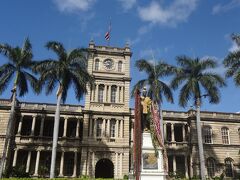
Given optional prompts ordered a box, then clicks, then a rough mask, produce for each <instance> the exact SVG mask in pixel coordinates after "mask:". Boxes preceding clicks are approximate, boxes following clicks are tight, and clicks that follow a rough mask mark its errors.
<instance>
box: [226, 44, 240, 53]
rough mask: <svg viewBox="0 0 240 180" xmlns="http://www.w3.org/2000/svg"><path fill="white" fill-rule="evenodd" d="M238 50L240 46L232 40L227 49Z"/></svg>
mask: <svg viewBox="0 0 240 180" xmlns="http://www.w3.org/2000/svg"><path fill="white" fill-rule="evenodd" d="M239 50H240V47H239V46H238V45H237V43H236V42H235V41H232V46H231V47H230V48H229V49H228V51H230V52H234V51H239Z"/></svg>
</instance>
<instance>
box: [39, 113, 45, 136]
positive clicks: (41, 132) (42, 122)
mask: <svg viewBox="0 0 240 180" xmlns="http://www.w3.org/2000/svg"><path fill="white" fill-rule="evenodd" d="M45 117H46V116H42V117H41V125H40V134H39V135H40V136H43V129H44V120H45Z"/></svg>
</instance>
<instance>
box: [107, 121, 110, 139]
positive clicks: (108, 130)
mask: <svg viewBox="0 0 240 180" xmlns="http://www.w3.org/2000/svg"><path fill="white" fill-rule="evenodd" d="M110 121H111V119H107V136H108V137H109V138H110V137H111V136H110V128H111V127H110Z"/></svg>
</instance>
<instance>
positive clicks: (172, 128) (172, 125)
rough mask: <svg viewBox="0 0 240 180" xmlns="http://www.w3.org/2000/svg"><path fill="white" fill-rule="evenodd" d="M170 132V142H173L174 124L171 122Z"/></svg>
mask: <svg viewBox="0 0 240 180" xmlns="http://www.w3.org/2000/svg"><path fill="white" fill-rule="evenodd" d="M171 134H172V136H171V137H172V142H175V135H174V124H173V123H171Z"/></svg>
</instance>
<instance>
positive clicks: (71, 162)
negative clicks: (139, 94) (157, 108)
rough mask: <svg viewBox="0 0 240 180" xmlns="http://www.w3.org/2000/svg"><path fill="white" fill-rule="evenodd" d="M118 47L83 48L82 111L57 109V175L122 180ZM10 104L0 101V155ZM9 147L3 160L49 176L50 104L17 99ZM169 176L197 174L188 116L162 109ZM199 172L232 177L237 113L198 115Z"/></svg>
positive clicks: (122, 68)
mask: <svg viewBox="0 0 240 180" xmlns="http://www.w3.org/2000/svg"><path fill="white" fill-rule="evenodd" d="M131 55H132V54H131V51H130V48H129V47H128V46H126V47H124V48H116V47H106V46H96V45H95V44H94V42H90V44H89V61H88V71H89V73H90V74H92V75H93V76H94V77H95V82H94V83H95V84H94V86H92V87H88V93H87V95H86V96H85V105H84V107H82V106H79V105H66V104H65V105H62V106H61V113H60V114H61V118H60V125H59V138H58V150H57V162H56V175H57V176H59V177H79V176H89V177H114V178H123V177H124V176H125V175H128V173H129V171H130V169H131V168H132V160H131V154H132V144H133V127H134V113H133V110H132V109H130V108H129V94H130V93H129V91H130V90H129V89H130V81H131V77H130V58H131ZM9 111H10V100H4V99H2V100H1V101H0V124H1V126H0V157H1V154H2V151H3V144H4V140H5V134H6V128H7V123H8V118H9ZM16 111H17V113H16V118H15V120H16V121H15V128H14V132H15V133H14V134H15V136H14V142H13V143H12V146H11V153H9V154H10V155H11V156H9V157H8V159H7V160H8V163H9V164H10V165H11V166H12V167H23V169H24V171H25V172H27V173H30V174H31V175H32V176H34V177H39V176H48V175H49V171H50V163H51V162H50V161H51V148H52V136H53V125H54V113H55V105H54V104H47V103H29V102H18V106H17V110H16ZM163 120H164V140H165V146H166V148H167V154H168V166H169V174H170V175H174V174H177V175H180V176H185V177H193V176H197V175H198V174H199V158H198V157H199V155H198V144H197V131H196V123H195V121H196V112H195V111H194V110H189V111H187V112H177V111H163ZM201 121H202V122H201V123H202V132H203V137H202V138H203V143H204V155H205V162H206V163H205V165H206V166H205V167H206V175H207V176H208V177H214V176H220V175H221V174H222V173H224V174H225V176H226V177H229V178H230V179H231V178H235V177H238V175H239V166H240V161H239V149H240V114H236V113H219V112H201Z"/></svg>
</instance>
